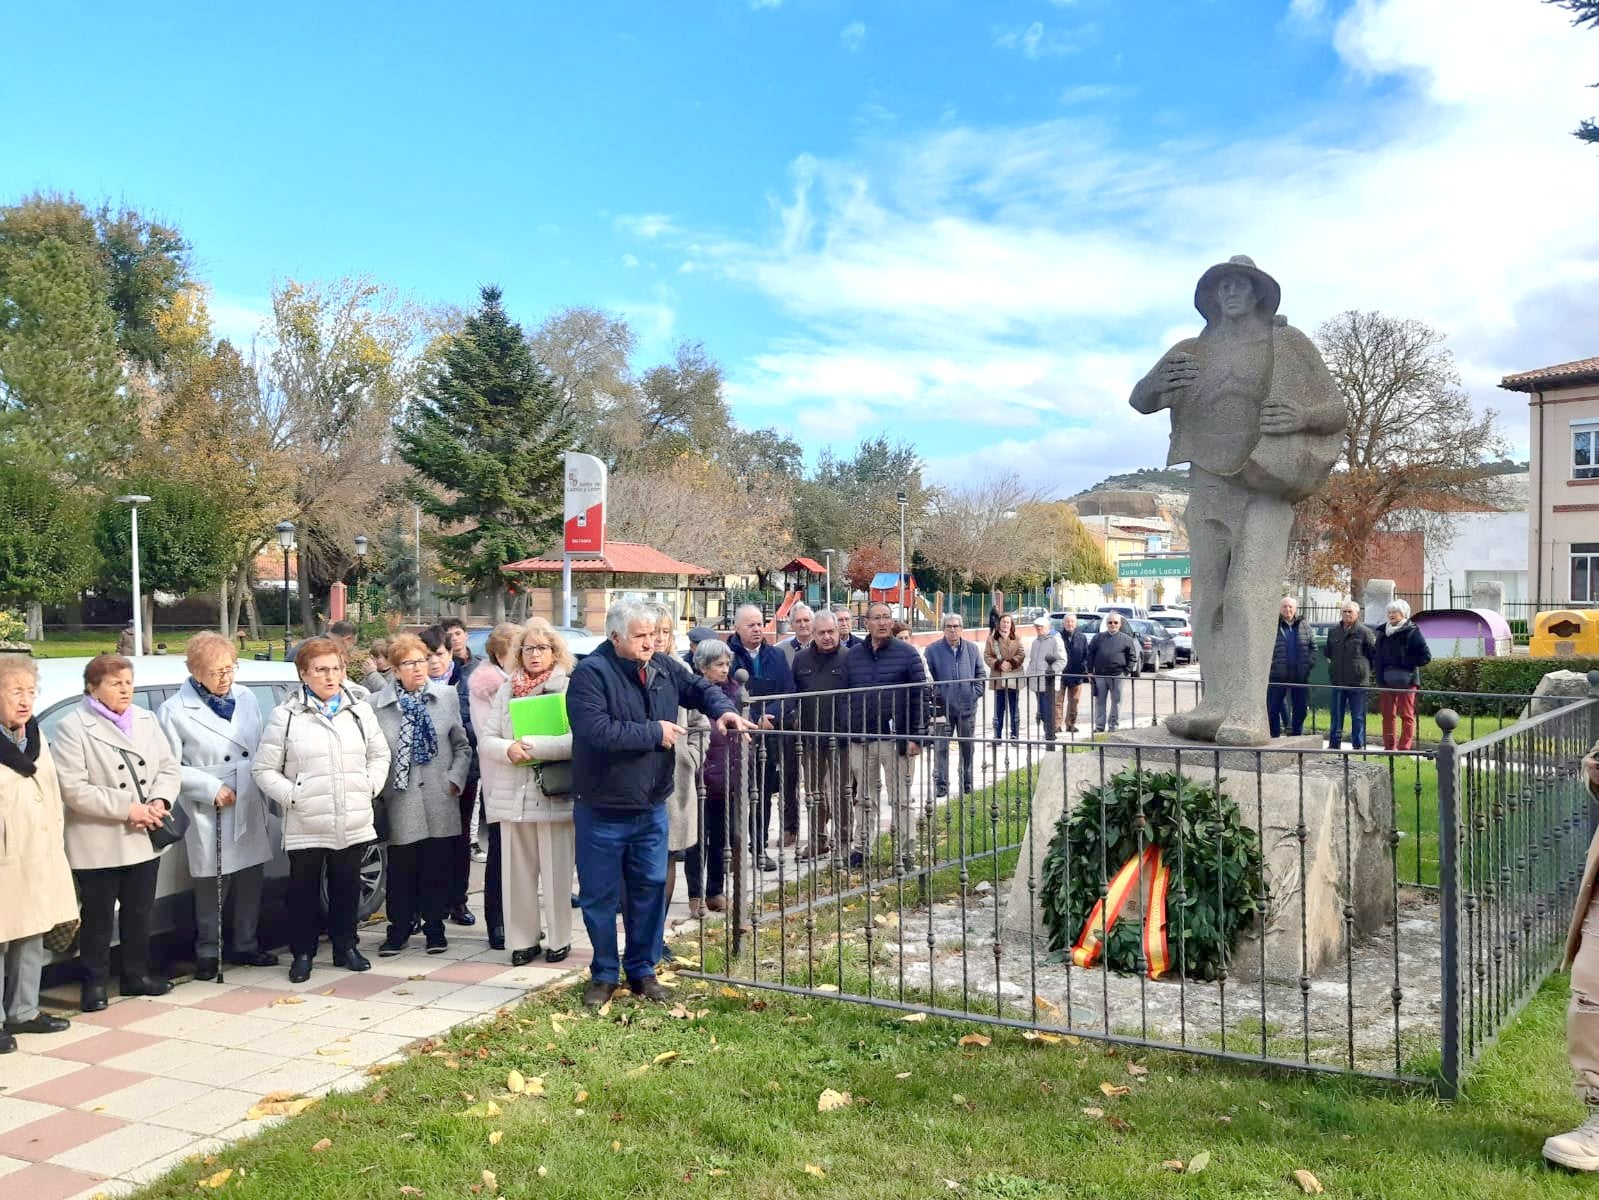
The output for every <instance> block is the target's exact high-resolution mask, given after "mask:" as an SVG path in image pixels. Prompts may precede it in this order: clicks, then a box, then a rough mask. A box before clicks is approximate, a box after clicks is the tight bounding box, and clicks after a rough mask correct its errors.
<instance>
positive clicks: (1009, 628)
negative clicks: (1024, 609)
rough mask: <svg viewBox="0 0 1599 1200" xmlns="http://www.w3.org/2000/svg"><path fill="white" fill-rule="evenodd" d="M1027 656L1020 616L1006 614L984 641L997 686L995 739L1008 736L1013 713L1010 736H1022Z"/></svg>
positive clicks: (985, 658)
mask: <svg viewBox="0 0 1599 1200" xmlns="http://www.w3.org/2000/svg"><path fill="white" fill-rule="evenodd" d="M1025 658H1026V655H1025V654H1024V653H1023V651H1022V639H1021V637H1020V636H1019V635H1018V634H1017V632H1016V618H1015V617H1013V616H1012V615H1011V614H1010V613H1005V614H1004V615H1003V616H1001V617H1000V618H999V626H998V628H996V629H995V630H994V634H993V636H992V637H990V638H989V639H988V641H986V642H984V643H983V662H985V663H986V664H987V665H988V679H989V686H991V687H992V688H993V689H994V740H995V741H998V740H999V739H1000V738H1002V737H1004V736H1005V716H1006V714H1007V713H1008V714H1009V715H1010V737H1011V741H1013V742H1014V741H1015V740H1016V739H1017V738H1019V737H1021V703H1020V699H1021V693H1020V691H1019V688H1020V687H1021V683H1020V680H1021V673H1022V663H1023V661H1024V660H1025Z"/></svg>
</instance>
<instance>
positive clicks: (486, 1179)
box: [483, 1167, 500, 1192]
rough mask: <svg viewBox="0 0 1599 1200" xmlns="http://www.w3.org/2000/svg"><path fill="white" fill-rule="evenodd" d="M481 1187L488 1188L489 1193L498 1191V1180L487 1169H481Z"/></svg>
mask: <svg viewBox="0 0 1599 1200" xmlns="http://www.w3.org/2000/svg"><path fill="white" fill-rule="evenodd" d="M483 1186H484V1187H486V1188H488V1189H489V1191H491V1192H497V1191H499V1190H500V1181H499V1178H498V1177H497V1176H496V1175H495V1174H494V1172H493V1171H491V1170H489V1169H488V1168H487V1167H484V1168H483Z"/></svg>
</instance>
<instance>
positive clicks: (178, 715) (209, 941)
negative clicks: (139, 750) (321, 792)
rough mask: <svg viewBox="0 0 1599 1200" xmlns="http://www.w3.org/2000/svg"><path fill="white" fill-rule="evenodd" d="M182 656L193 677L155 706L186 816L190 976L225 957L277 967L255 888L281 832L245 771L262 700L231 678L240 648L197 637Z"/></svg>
mask: <svg viewBox="0 0 1599 1200" xmlns="http://www.w3.org/2000/svg"><path fill="white" fill-rule="evenodd" d="M185 654H186V659H187V665H188V668H189V678H188V680H187V682H185V683H184V685H183V686H182V687H181V688H179V689H178V690H177V691H176V692H175V693H173V695H172V696H171V697H170V698H169V699H168V700H167V701H166V702H165V703H164V704H162V705H161V708H160V710H159V711H158V712H157V713H156V720H157V721H159V722H160V724H161V731H162V732H163V733H165V734H166V737H167V742H168V743H169V744H170V745H171V747H172V752H173V753H174V754H176V755H177V756H178V762H179V763H180V764H181V765H182V769H183V786H182V788H181V789H180V790H179V792H178V799H179V800H181V801H182V802H183V803H184V804H185V805H187V806H188V809H189V812H190V820H189V831H188V833H187V834H185V835H184V839H183V842H184V848H185V850H186V852H187V854H188V860H189V877H190V878H191V879H192V880H193V881H194V920H195V927H196V934H197V936H196V939H195V950H194V955H195V969H194V976H195V978H196V979H215V978H216V976H217V969H218V965H219V963H220V962H221V960H223V959H226V960H227V961H228V962H230V963H238V964H240V965H241V966H250V967H274V966H276V965H277V962H278V956H277V955H276V954H270V953H268V952H267V951H265V950H263V949H261V946H260V941H259V938H258V936H257V933H258V929H257V927H258V926H259V925H260V923H261V887H262V884H263V882H264V881H265V878H266V863H267V862H268V860H270V859H271V857H272V851H273V849H274V847H275V845H276V842H277V838H276V837H275V836H274V835H275V833H276V832H277V831H275V830H273V829H271V828H270V826H269V824H268V821H267V802H266V797H265V796H263V795H262V794H261V791H260V789H259V788H257V787H256V785H255V776H253V775H252V774H251V773H250V755H252V754H254V753H255V748H256V746H258V745H259V744H260V742H261V706H260V705H259V704H258V703H257V702H256V698H255V693H253V692H252V691H250V689H249V688H247V687H244V686H242V685H240V684H237V683H235V682H234V681H233V674H234V670H235V668H236V667H237V665H238V661H239V652H238V650H237V649H236V648H235V647H234V645H233V643H232V642H230V641H229V640H228V639H227V638H225V637H223V636H222V635H221V634H220V633H200V634H196V635H195V636H194V637H192V638H190V639H189V644H188V647H187V649H186V652H185ZM218 823H220V824H221V830H220V833H219V831H218V828H217V826H218ZM219 838H220V840H219ZM219 846H220V848H221V849H220V851H219V850H218V847H219ZM219 855H220V858H221V864H222V867H221V869H222V884H221V887H220V888H219V887H218V885H217V860H218V857H219ZM219 893H220V896H221V901H222V904H223V905H224V906H228V905H231V906H232V910H233V911H232V920H231V921H230V922H229V933H230V934H231V935H232V936H231V937H229V938H224V937H223V935H222V913H221V912H220V911H219V910H218V908H217V902H218V896H219Z"/></svg>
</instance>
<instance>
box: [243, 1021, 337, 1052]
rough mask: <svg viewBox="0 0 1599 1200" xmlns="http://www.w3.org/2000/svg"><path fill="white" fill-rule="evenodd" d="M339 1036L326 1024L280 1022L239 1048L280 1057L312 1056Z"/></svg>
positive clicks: (335, 1030)
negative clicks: (262, 1035)
mask: <svg viewBox="0 0 1599 1200" xmlns="http://www.w3.org/2000/svg"><path fill="white" fill-rule="evenodd" d="M339 1036H340V1031H339V1030H337V1029H333V1028H330V1027H329V1026H327V1025H285V1024H282V1023H281V1022H280V1023H279V1024H278V1025H277V1026H276V1028H275V1029H274V1030H273V1032H271V1033H269V1034H267V1035H266V1036H265V1037H259V1038H256V1039H255V1040H254V1041H253V1042H245V1043H244V1044H243V1045H242V1046H240V1047H239V1049H240V1050H255V1051H258V1052H260V1053H262V1054H272V1055H276V1056H278V1057H280V1058H313V1057H315V1056H316V1052H317V1050H319V1049H320V1048H321V1047H323V1046H326V1045H327V1044H328V1043H329V1042H331V1041H333V1039H334V1038H337V1037H339ZM323 1057H332V1056H330V1055H324V1056H323Z"/></svg>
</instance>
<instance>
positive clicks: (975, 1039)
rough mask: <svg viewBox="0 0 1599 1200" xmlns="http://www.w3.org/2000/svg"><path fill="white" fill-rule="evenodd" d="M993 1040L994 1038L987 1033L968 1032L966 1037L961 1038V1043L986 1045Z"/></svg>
mask: <svg viewBox="0 0 1599 1200" xmlns="http://www.w3.org/2000/svg"><path fill="white" fill-rule="evenodd" d="M993 1040H994V1039H993V1038H991V1037H989V1036H988V1035H987V1034H985V1033H968V1034H967V1035H966V1036H965V1037H963V1038H961V1040H960V1044H961V1045H962V1046H986V1045H988V1044H989V1043H990V1042H992V1041H993Z"/></svg>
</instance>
